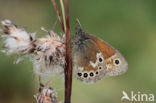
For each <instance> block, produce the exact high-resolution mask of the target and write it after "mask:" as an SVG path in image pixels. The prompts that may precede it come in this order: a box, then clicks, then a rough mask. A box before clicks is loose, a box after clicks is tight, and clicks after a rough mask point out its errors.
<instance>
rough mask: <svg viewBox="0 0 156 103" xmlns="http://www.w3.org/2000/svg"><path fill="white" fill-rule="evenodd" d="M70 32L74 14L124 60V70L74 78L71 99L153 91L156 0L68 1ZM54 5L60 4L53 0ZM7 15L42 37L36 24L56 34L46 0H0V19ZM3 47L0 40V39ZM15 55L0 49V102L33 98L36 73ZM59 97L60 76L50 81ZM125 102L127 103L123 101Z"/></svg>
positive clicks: (113, 102)
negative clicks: (93, 79)
mask: <svg viewBox="0 0 156 103" xmlns="http://www.w3.org/2000/svg"><path fill="white" fill-rule="evenodd" d="M69 3H70V4H69V6H70V24H71V34H74V32H75V31H74V28H75V20H76V18H79V20H80V22H81V24H82V27H83V29H84V30H85V31H87V32H89V33H92V34H94V35H96V36H98V37H99V38H101V39H103V40H105V41H107V42H109V43H110V44H111V45H113V46H114V47H115V48H117V49H118V50H119V51H120V52H121V53H122V54H123V55H124V56H125V58H126V59H127V61H128V63H129V70H128V71H127V72H126V73H125V74H124V75H121V76H117V77H106V78H104V79H103V80H101V81H99V82H98V83H96V84H92V85H87V84H84V83H81V82H79V81H77V80H76V79H75V78H74V79H73V89H72V90H73V91H72V103H120V102H121V100H120V99H121V97H122V91H123V90H124V91H126V92H127V93H128V94H129V95H130V92H131V91H134V92H135V93H137V92H138V91H140V92H141V93H147V94H148V93H153V94H155V96H156V6H155V5H156V0H69ZM58 4H59V3H58ZM4 19H10V20H11V21H13V22H14V23H16V24H17V25H19V26H20V27H24V28H25V29H26V30H27V31H28V32H37V36H45V33H44V32H42V31H41V30H40V27H41V26H44V27H45V28H47V29H54V31H55V32H57V33H60V32H61V28H60V25H59V23H57V25H56V27H55V28H53V26H54V24H55V22H56V21H57V16H56V13H55V11H54V8H53V6H52V4H51V2H50V0H0V21H1V20H4ZM0 43H1V46H2V40H1V41H0ZM15 58H16V56H6V54H4V53H0V103H36V101H35V99H34V97H33V95H34V94H35V93H36V92H37V90H38V82H37V80H36V79H37V78H36V76H35V75H34V73H33V66H32V64H31V63H30V62H29V60H28V59H26V60H24V61H22V62H21V63H19V64H18V65H15V64H13V61H14V60H15ZM53 81H54V82H53V87H54V88H57V90H58V93H59V97H58V99H59V100H62V101H63V99H64V98H63V97H64V90H63V89H61V88H63V84H64V83H63V79H61V78H57V79H55V80H53ZM124 103H128V102H127V101H124Z"/></svg>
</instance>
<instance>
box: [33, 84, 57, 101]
mask: <svg viewBox="0 0 156 103" xmlns="http://www.w3.org/2000/svg"><path fill="white" fill-rule="evenodd" d="M34 97H35V98H36V101H37V103H58V101H57V100H56V99H57V92H56V91H54V90H53V89H52V88H50V87H49V86H48V85H47V86H44V85H43V84H40V88H39V93H37V94H36V95H34Z"/></svg>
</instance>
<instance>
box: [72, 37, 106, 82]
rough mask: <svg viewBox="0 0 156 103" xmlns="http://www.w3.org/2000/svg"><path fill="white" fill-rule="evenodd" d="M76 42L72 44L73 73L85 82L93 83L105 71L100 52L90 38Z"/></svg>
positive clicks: (101, 76) (100, 77) (102, 75)
mask: <svg viewBox="0 0 156 103" xmlns="http://www.w3.org/2000/svg"><path fill="white" fill-rule="evenodd" d="M84 38H85V37H84ZM78 42H79V43H74V45H73V60H74V63H73V64H74V75H75V77H76V78H77V79H78V80H80V81H83V82H85V83H95V82H97V81H98V80H100V79H102V78H103V77H104V75H105V73H106V64H105V60H104V57H103V55H102V52H101V51H100V49H99V48H98V47H97V46H96V44H95V42H94V41H93V40H91V39H90V38H86V39H84V40H83V41H81V39H80V40H78Z"/></svg>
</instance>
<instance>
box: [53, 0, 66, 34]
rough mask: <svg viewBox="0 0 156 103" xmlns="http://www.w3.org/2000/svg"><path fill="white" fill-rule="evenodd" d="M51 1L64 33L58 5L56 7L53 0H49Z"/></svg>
mask: <svg viewBox="0 0 156 103" xmlns="http://www.w3.org/2000/svg"><path fill="white" fill-rule="evenodd" d="M51 2H52V4H53V6H54V8H55V11H56V14H57V16H58V19H59V21H60V24H61V28H62V30H63V32H64V33H65V30H64V25H63V20H62V18H61V14H60V12H59V9H58V7H57V5H56V2H55V0H51Z"/></svg>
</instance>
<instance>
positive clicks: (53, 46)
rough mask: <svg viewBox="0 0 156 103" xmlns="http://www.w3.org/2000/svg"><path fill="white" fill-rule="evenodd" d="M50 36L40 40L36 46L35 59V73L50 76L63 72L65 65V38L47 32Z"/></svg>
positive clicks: (36, 42)
mask: <svg viewBox="0 0 156 103" xmlns="http://www.w3.org/2000/svg"><path fill="white" fill-rule="evenodd" d="M42 30H44V31H46V32H47V33H48V34H49V35H48V36H47V37H45V38H39V39H37V40H36V41H35V42H34V43H35V45H36V56H35V58H34V61H33V63H34V68H35V72H36V73H38V74H40V75H42V74H43V75H44V74H46V75H49V74H51V73H53V74H56V73H60V72H63V70H64V65H65V43H64V38H61V37H59V36H58V35H57V34H56V33H54V32H53V31H47V30H45V29H44V28H42Z"/></svg>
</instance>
